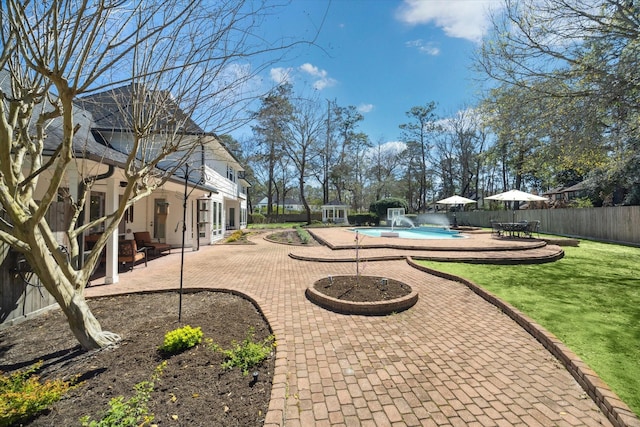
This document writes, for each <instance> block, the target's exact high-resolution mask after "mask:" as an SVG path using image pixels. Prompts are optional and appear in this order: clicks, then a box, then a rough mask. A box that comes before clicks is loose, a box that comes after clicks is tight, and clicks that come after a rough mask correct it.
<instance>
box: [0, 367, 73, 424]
mask: <svg viewBox="0 0 640 427" xmlns="http://www.w3.org/2000/svg"><path fill="white" fill-rule="evenodd" d="M41 366H42V362H38V363H36V364H35V365H33V366H31V367H30V368H28V369H26V370H24V371H22V372H15V373H13V374H11V375H4V374H2V373H0V426H2V427H4V426H9V425H14V424H17V423H18V422H19V421H22V420H26V419H28V418H30V417H32V416H34V415H36V414H38V413H39V412H41V411H43V410H44V409H47V408H48V407H49V406H50V405H51V404H52V403H54V402H56V401H58V400H60V397H62V395H63V394H64V393H65V392H66V391H67V390H69V389H70V388H71V387H72V383H71V382H67V381H62V380H53V381H45V382H43V383H41V382H40V378H39V377H38V376H37V375H34V373H35V372H36V371H37V370H38V369H40V367H41Z"/></svg>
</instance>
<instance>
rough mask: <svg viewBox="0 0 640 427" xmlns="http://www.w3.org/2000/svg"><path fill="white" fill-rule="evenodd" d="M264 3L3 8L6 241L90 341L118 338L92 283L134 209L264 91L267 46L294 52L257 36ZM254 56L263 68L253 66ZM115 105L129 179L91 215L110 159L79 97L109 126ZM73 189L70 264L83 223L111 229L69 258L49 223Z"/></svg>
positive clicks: (108, 1)
mask: <svg viewBox="0 0 640 427" xmlns="http://www.w3.org/2000/svg"><path fill="white" fill-rule="evenodd" d="M254 6H255V4H253V2H243V1H238V0H233V1H231V0H221V1H216V2H209V1H190V2H181V1H145V2H123V1H120V0H103V1H98V2H91V1H83V0H55V1H48V2H40V1H28V2H24V1H22V0H7V1H4V2H3V3H2V6H1V9H0V38H1V41H2V45H1V47H0V69H2V70H5V74H3V77H2V78H1V80H0V82H1V83H2V85H1V91H0V99H1V101H2V106H1V107H2V108H0V204H1V206H2V211H3V212H2V220H1V221H0V242H2V243H3V244H5V245H8V246H10V247H11V248H12V249H14V250H15V251H17V252H19V253H20V254H22V255H23V256H24V257H25V259H26V260H27V261H28V263H29V264H30V266H31V268H32V269H33V271H34V272H35V274H36V275H37V276H38V278H39V279H40V281H41V283H42V285H43V286H44V287H45V288H46V289H47V291H48V292H49V293H50V294H51V295H52V296H53V297H54V298H55V300H56V301H57V302H58V304H59V305H60V307H61V308H62V311H63V312H64V313H65V315H66V316H67V318H68V320H69V324H70V327H71V330H72V331H73V333H74V335H75V337H76V338H77V339H78V341H79V342H80V344H81V345H82V346H83V347H84V348H85V349H95V348H100V347H104V346H107V345H109V344H111V343H114V342H117V341H118V340H119V337H118V335H117V334H115V333H112V332H108V331H104V330H102V328H101V326H100V324H99V322H98V320H97V319H96V318H95V317H94V315H93V314H92V313H91V310H90V309H89V307H88V305H87V303H86V301H85V298H84V294H83V291H84V287H85V286H86V283H87V281H88V278H89V275H90V273H91V271H92V270H93V268H94V267H95V264H96V263H97V262H98V260H99V257H100V252H101V251H102V249H103V248H104V247H105V246H106V245H107V242H108V241H109V239H110V236H112V235H113V233H114V232H115V230H116V229H117V226H118V223H119V222H120V221H121V219H122V218H123V216H124V213H125V210H126V209H127V208H128V207H129V206H130V205H131V204H133V203H134V202H136V201H137V200H140V199H141V198H143V197H145V196H147V195H149V194H150V193H151V192H152V191H153V190H154V189H156V188H157V187H158V186H160V185H162V184H163V183H164V182H165V181H166V180H167V179H168V178H169V176H170V175H171V174H172V173H173V172H174V171H176V170H177V169H178V168H180V167H181V165H182V164H183V163H184V162H186V161H187V160H188V159H189V158H190V157H191V155H192V153H193V151H194V150H196V149H197V148H198V147H199V146H200V145H201V144H202V143H203V141H204V140H206V138H207V137H211V133H205V132H203V131H202V130H201V129H202V128H203V127H211V126H215V127H214V128H213V129H212V130H213V131H216V132H219V133H223V132H224V131H225V130H228V129H229V128H233V127H234V126H237V125H238V124H239V123H240V120H241V119H242V117H241V116H239V115H238V112H240V113H241V112H242V111H246V110H245V109H243V108H242V106H243V104H244V103H246V102H247V101H250V100H252V99H255V98H256V97H257V95H256V94H252V93H248V92H247V91H246V88H247V85H246V83H247V82H249V81H250V80H251V79H252V78H253V77H254V76H255V75H256V74H257V73H259V72H260V71H261V70H262V69H264V67H266V66H267V65H268V64H269V61H273V60H276V59H277V58H273V57H271V59H270V60H267V59H265V56H264V55H265V54H267V53H269V52H274V51H276V50H281V49H284V48H286V46H283V45H282V44H268V43H267V42H266V41H265V40H264V38H263V37H262V36H263V35H262V34H257V31H256V25H257V23H258V22H259V18H260V17H261V16H262V15H263V14H264V13H265V12H267V10H266V9H256V8H255V7H254ZM254 35H255V37H254ZM274 46H275V47H274ZM247 58H254V59H256V60H257V61H258V62H259V63H260V64H261V65H259V66H257V67H256V66H255V64H254V67H253V68H251V67H249V65H248V63H247V60H248V59H247ZM123 87H124V89H123ZM105 103H106V104H108V105H109V108H112V109H114V110H113V111H112V112H113V113H115V115H117V116H118V117H121V118H122V122H119V123H117V124H114V128H113V129H111V130H107V131H112V132H114V133H115V132H120V133H121V134H123V133H126V134H127V137H126V138H124V139H123V140H122V141H120V144H119V145H118V146H117V147H116V148H117V150H118V151H119V153H120V156H119V158H118V161H119V162H120V165H119V166H120V168H121V169H122V171H123V176H124V179H125V182H126V185H125V186H124V188H122V190H121V191H122V192H121V202H120V203H119V204H116V206H114V208H113V209H112V210H109V211H108V212H106V215H105V216H103V217H101V218H97V219H95V220H93V221H91V222H90V223H83V222H82V220H81V218H82V217H83V212H82V211H83V208H84V205H85V200H86V199H87V197H88V194H89V192H90V190H91V187H92V185H93V183H94V181H95V179H96V174H95V173H94V171H95V170H96V168H97V166H95V165H96V164H97V163H100V161H101V159H100V153H97V154H96V153H95V152H89V150H88V147H89V145H90V144H91V140H92V137H91V135H90V129H88V127H90V126H91V122H90V121H89V120H88V119H87V118H81V117H79V116H78V112H79V109H78V105H84V106H85V108H86V109H90V110H91V111H92V112H93V113H94V120H98V119H99V117H97V116H99V115H100V113H101V112H103V113H107V111H103V110H100V106H101V105H104V104H105ZM92 107H93V108H92ZM196 122H197V123H196ZM103 131H104V130H103ZM93 143H94V144H95V141H93ZM104 150H105V152H106V151H107V148H104ZM89 160H91V162H89ZM159 166H163V168H159ZM72 176H75V177H76V178H75V179H76V181H77V182H78V183H80V185H73V184H72V182H70V181H69V180H70V177H72ZM65 187H68V191H66V192H65V193H63V194H64V197H65V198H66V199H67V201H68V203H69V205H70V206H71V215H70V218H69V221H68V223H67V224H65V230H64V231H63V235H64V237H63V241H64V243H65V244H66V245H68V246H69V248H68V252H69V253H70V256H71V259H72V260H78V259H79V258H80V257H79V255H80V252H79V250H80V249H79V244H78V241H79V239H80V238H81V237H82V235H83V233H84V232H85V230H87V229H88V228H89V227H93V226H96V225H99V224H102V225H103V228H104V233H103V237H102V238H100V240H98V241H97V242H96V245H95V246H94V248H93V250H92V251H91V253H90V254H89V255H88V257H87V258H86V261H85V262H84V264H83V263H82V262H79V263H74V262H69V258H67V255H66V254H65V253H63V251H60V250H59V244H60V243H62V242H60V241H59V239H56V236H55V235H54V233H53V232H52V227H51V225H50V224H49V223H48V222H47V217H46V214H47V211H48V210H49V208H50V206H51V205H52V203H53V202H54V201H55V200H56V199H57V198H58V197H59V195H60V194H62V193H61V189H63V188H65ZM76 188H77V189H78V190H77V191H76V190H75V189H76ZM37 193H39V194H40V197H39V198H38V199H36V198H35V194H37Z"/></svg>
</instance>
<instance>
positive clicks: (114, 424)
mask: <svg viewBox="0 0 640 427" xmlns="http://www.w3.org/2000/svg"><path fill="white" fill-rule="evenodd" d="M166 366H167V362H166V361H164V362H162V363H161V364H160V365H158V367H157V368H156V371H155V373H154V374H153V375H152V376H151V381H142V382H139V383H138V384H136V385H135V386H133V389H134V390H135V394H134V395H133V397H131V398H130V399H128V400H124V397H123V396H118V397H114V398H113V399H111V400H110V401H109V409H108V410H107V411H105V413H104V414H102V416H101V418H100V420H98V421H92V420H91V417H90V416H89V415H87V416H84V417H82V418H80V422H81V423H82V424H81V425H82V427H145V426H148V425H150V424H151V421H153V419H154V415H153V414H149V408H148V406H147V404H148V402H149V400H150V399H151V392H153V388H154V387H155V382H156V381H158V380H159V379H160V376H161V375H162V371H164V368H165V367H166Z"/></svg>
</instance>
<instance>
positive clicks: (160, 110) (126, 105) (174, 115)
mask: <svg viewBox="0 0 640 427" xmlns="http://www.w3.org/2000/svg"><path fill="white" fill-rule="evenodd" d="M77 104H78V105H79V106H80V107H82V108H83V109H85V110H87V111H90V112H91V114H92V115H93V123H94V128H95V129H100V130H109V131H125V132H128V131H129V130H130V129H131V124H132V123H135V122H136V121H137V120H136V119H134V118H135V117H136V116H140V115H148V116H149V117H153V120H152V121H153V122H154V123H155V125H156V130H157V131H165V130H166V129H171V128H174V127H175V129H174V130H176V131H178V132H181V133H184V134H199V135H202V134H204V133H205V131H204V130H203V129H202V128H201V127H200V126H198V125H197V124H196V123H195V122H194V121H193V120H191V118H190V117H189V116H188V115H187V114H186V113H185V112H184V111H183V110H182V109H181V108H180V106H179V105H178V103H177V102H176V100H175V99H174V98H173V97H172V96H171V93H170V92H168V91H164V90H151V89H149V88H147V87H146V86H145V85H142V84H130V85H127V86H120V87H117V88H113V89H109V90H106V91H103V92H99V93H95V94H91V95H87V96H84V97H82V98H79V99H78V100H77Z"/></svg>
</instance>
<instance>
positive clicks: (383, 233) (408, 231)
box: [351, 227, 465, 239]
mask: <svg viewBox="0 0 640 427" xmlns="http://www.w3.org/2000/svg"><path fill="white" fill-rule="evenodd" d="M351 231H357V232H358V233H360V234H363V235H365V236H371V237H398V238H400V239H460V238H464V237H465V236H463V235H462V234H460V233H459V232H458V231H455V230H449V229H448V228H442V227H413V228H394V229H393V231H392V230H391V228H369V227H366V228H364V227H363V228H352V229H351Z"/></svg>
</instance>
